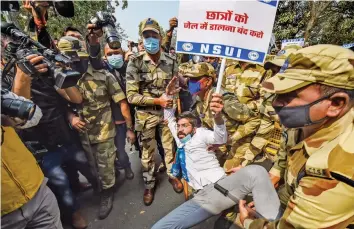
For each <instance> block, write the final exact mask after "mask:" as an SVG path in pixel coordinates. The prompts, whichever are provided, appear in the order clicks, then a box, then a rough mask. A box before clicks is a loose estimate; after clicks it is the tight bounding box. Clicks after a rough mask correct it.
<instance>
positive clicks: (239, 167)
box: [225, 165, 243, 174]
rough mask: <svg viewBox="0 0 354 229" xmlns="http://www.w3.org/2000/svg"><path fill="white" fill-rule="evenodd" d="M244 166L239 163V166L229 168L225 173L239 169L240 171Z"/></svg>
mask: <svg viewBox="0 0 354 229" xmlns="http://www.w3.org/2000/svg"><path fill="white" fill-rule="evenodd" d="M242 168H243V166H242V165H239V166H237V167H235V168H232V169H229V170H227V171H225V173H228V174H231V173H236V172H237V171H239V170H240V169H242Z"/></svg>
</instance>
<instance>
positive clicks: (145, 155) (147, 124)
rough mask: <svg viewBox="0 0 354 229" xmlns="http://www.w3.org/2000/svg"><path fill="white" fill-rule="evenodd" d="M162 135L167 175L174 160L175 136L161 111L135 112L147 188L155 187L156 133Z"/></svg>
mask: <svg viewBox="0 0 354 229" xmlns="http://www.w3.org/2000/svg"><path fill="white" fill-rule="evenodd" d="M156 129H157V133H158V134H159V135H160V139H161V142H162V146H163V148H164V151H165V163H166V168H167V175H170V174H171V168H172V163H173V160H174V144H173V136H172V134H171V132H170V129H169V128H168V126H167V123H165V122H164V120H163V114H162V112H161V111H139V110H138V111H137V112H136V114H135V130H136V131H137V132H138V133H139V135H140V140H141V145H142V155H141V164H142V167H143V179H144V182H145V188H146V189H152V188H154V187H155V175H154V173H155V152H156V149H157V144H156V140H155V133H156Z"/></svg>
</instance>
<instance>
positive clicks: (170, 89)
mask: <svg viewBox="0 0 354 229" xmlns="http://www.w3.org/2000/svg"><path fill="white" fill-rule="evenodd" d="M177 84H178V78H177V76H174V77H173V78H172V79H171V81H170V82H169V83H168V85H167V87H166V95H175V94H177V93H178V92H179V91H180V90H181V88H180V87H177Z"/></svg>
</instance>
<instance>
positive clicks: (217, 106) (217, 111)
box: [210, 93, 224, 118]
mask: <svg viewBox="0 0 354 229" xmlns="http://www.w3.org/2000/svg"><path fill="white" fill-rule="evenodd" d="M223 108H224V105H223V101H222V95H220V94H217V93H214V94H213V95H212V99H211V102H210V110H211V111H212V112H213V113H214V118H217V117H221V111H222V109H223Z"/></svg>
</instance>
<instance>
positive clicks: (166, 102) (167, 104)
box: [156, 95, 173, 108]
mask: <svg viewBox="0 0 354 229" xmlns="http://www.w3.org/2000/svg"><path fill="white" fill-rule="evenodd" d="M156 104H157V105H159V106H161V107H163V108H171V107H172V106H173V99H168V98H167V97H166V96H165V95H162V96H161V97H160V98H158V99H156Z"/></svg>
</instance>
